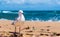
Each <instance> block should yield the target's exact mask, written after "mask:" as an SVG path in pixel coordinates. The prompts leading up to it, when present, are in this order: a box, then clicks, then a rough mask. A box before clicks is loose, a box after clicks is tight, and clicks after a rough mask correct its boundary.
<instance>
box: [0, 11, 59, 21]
mask: <svg viewBox="0 0 60 37" xmlns="http://www.w3.org/2000/svg"><path fill="white" fill-rule="evenodd" d="M24 16H25V19H26V20H29V21H31V20H34V21H36V20H39V21H48V20H52V21H58V20H60V11H24ZM17 17H18V11H0V19H2V18H3V19H8V20H15V19H16V18H17Z"/></svg>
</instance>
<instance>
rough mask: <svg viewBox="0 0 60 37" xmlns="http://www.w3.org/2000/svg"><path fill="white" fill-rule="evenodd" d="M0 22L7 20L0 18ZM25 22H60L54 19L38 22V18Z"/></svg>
mask: <svg viewBox="0 0 60 37" xmlns="http://www.w3.org/2000/svg"><path fill="white" fill-rule="evenodd" d="M0 20H8V19H4V18H1V19H0ZM11 21H13V20H11ZM26 21H40V22H60V20H58V19H56V20H55V19H49V20H46V21H44V20H39V19H38V18H36V20H33V19H31V20H26Z"/></svg>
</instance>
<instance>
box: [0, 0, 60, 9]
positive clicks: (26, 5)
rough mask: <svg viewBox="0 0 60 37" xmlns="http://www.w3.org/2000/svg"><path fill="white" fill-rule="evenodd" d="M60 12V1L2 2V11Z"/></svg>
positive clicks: (13, 0) (7, 0) (4, 0)
mask: <svg viewBox="0 0 60 37" xmlns="http://www.w3.org/2000/svg"><path fill="white" fill-rule="evenodd" d="M20 9H21V10H60V0H0V10H20Z"/></svg>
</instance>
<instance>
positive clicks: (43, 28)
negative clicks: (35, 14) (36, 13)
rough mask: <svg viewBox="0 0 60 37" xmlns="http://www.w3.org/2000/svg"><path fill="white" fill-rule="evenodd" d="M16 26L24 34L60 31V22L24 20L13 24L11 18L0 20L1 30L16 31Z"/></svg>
mask: <svg viewBox="0 0 60 37" xmlns="http://www.w3.org/2000/svg"><path fill="white" fill-rule="evenodd" d="M15 27H16V32H20V33H22V34H34V35H39V34H40V33H44V34H45V33H46V34H49V33H48V32H50V33H60V22H40V21H24V22H16V23H15V25H12V21H11V20H0V32H3V31H5V32H15ZM19 28H20V30H19ZM31 31H32V32H31Z"/></svg>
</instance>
